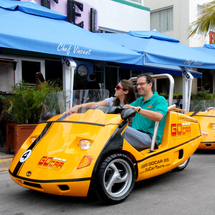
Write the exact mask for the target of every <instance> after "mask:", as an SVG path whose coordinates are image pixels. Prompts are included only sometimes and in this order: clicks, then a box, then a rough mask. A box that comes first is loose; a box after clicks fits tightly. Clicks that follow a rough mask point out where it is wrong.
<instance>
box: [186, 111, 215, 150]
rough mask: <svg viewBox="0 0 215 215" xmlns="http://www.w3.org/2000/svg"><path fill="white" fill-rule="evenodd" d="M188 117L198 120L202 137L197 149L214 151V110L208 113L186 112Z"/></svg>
mask: <svg viewBox="0 0 215 215" xmlns="http://www.w3.org/2000/svg"><path fill="white" fill-rule="evenodd" d="M186 115H189V116H191V117H193V118H195V119H197V120H198V122H199V124H200V127H201V132H202V136H204V137H205V138H204V139H202V141H201V143H200V145H199V147H198V149H206V150H215V110H214V108H212V109H211V110H209V111H194V112H188V113H186Z"/></svg>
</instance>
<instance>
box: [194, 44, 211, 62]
mask: <svg viewBox="0 0 215 215" xmlns="http://www.w3.org/2000/svg"><path fill="white" fill-rule="evenodd" d="M192 48H193V49H194V50H196V51H201V52H202V53H204V54H206V55H210V56H211V57H213V58H214V62H215V44H205V45H204V47H192Z"/></svg>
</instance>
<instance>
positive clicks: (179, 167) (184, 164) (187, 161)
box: [173, 158, 190, 171]
mask: <svg viewBox="0 0 215 215" xmlns="http://www.w3.org/2000/svg"><path fill="white" fill-rule="evenodd" d="M189 161H190V158H188V159H187V160H186V161H184V163H182V164H180V165H179V166H177V167H176V168H175V169H173V171H181V170H183V169H185V168H186V167H187V165H188V163H189Z"/></svg>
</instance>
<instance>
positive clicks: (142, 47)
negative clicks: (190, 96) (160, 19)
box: [97, 31, 215, 69]
mask: <svg viewBox="0 0 215 215" xmlns="http://www.w3.org/2000/svg"><path fill="white" fill-rule="evenodd" d="M97 34H99V35H100V36H101V37H103V38H105V39H109V40H111V41H112V42H115V43H117V44H120V45H122V46H124V47H126V48H129V49H131V50H134V51H136V52H138V53H140V54H143V56H144V62H143V65H147V64H148V63H152V64H161V65H172V66H182V67H193V68H205V69H215V62H214V59H213V57H212V56H210V55H208V54H203V53H202V52H200V51H198V50H193V49H192V48H190V47H188V46H185V45H182V44H180V42H179V40H177V39H174V38H171V37H169V36H167V35H165V34H162V33H160V32H157V31H130V32H129V33H121V34H118V33H106V34H103V33H97Z"/></svg>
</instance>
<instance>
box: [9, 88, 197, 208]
mask: <svg viewBox="0 0 215 215" xmlns="http://www.w3.org/2000/svg"><path fill="white" fill-rule="evenodd" d="M74 94H75V93H74V92H73V96H74ZM82 95H83V93H80V92H79V93H78V95H76V96H74V97H72V96H71V95H70V96H67V95H66V93H64V92H62V93H56V94H53V95H50V96H48V97H47V100H46V102H45V104H44V109H43V111H44V113H43V114H42V117H41V122H40V123H39V124H38V125H37V127H36V129H35V130H34V131H33V133H32V134H31V135H30V136H29V138H28V139H27V140H26V141H25V142H24V144H23V145H22V147H21V148H20V150H19V151H18V153H17V154H16V155H15V156H14V159H13V161H12V163H11V165H10V168H9V174H10V176H11V178H12V179H13V180H14V181H15V182H16V183H17V184H19V185H20V186H23V187H26V188H29V189H32V190H36V191H40V192H44V193H49V194H54V195H64V196H79V197H86V196H88V195H89V194H90V193H91V191H92V192H93V193H96V194H97V195H98V196H99V198H100V199H101V200H103V201H104V202H106V203H108V204H115V203H119V202H122V201H123V200H125V199H126V198H127V197H128V196H129V194H130V193H131V191H132V189H133V187H134V185H135V182H137V181H141V180H144V179H148V178H151V177H154V176H157V175H161V174H163V173H165V172H168V171H170V170H183V169H184V168H185V167H186V166H187V164H188V162H189V159H190V156H191V155H192V154H193V153H194V152H195V151H196V149H197V148H198V146H199V144H200V142H201V132H200V126H199V123H198V121H197V119H194V118H192V117H190V116H187V115H185V114H182V113H180V112H179V111H178V110H177V109H175V106H174V105H173V106H171V107H169V110H168V113H167V119H166V125H165V129H164V133H163V139H162V143H161V144H160V145H159V146H158V147H155V145H156V144H155V138H156V129H157V127H158V126H159V124H158V123H157V122H156V126H155V133H154V136H153V137H152V146H151V148H149V149H141V148H138V149H137V148H134V147H133V146H132V143H128V142H127V141H126V140H125V139H123V137H122V134H123V132H124V131H125V129H126V127H127V126H128V123H129V119H130V118H131V117H133V116H134V115H135V114H136V112H135V111H134V110H133V109H122V108H121V107H111V108H106V107H95V108H92V109H87V110H83V109H82V110H79V112H78V113H74V114H59V113H63V112H64V111H65V110H66V106H67V104H68V102H69V101H70V102H71V101H72V100H73V101H76V103H78V102H81V101H83V100H84V97H82ZM52 97H53V98H52ZM69 97H72V98H74V99H69ZM80 98H81V99H80ZM46 119H48V120H46Z"/></svg>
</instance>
